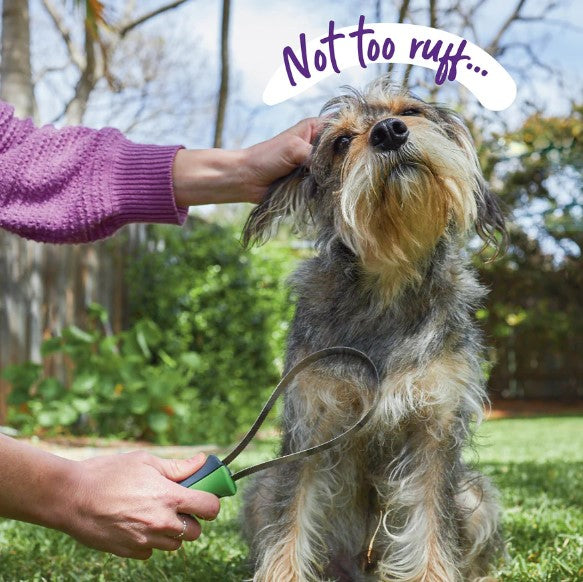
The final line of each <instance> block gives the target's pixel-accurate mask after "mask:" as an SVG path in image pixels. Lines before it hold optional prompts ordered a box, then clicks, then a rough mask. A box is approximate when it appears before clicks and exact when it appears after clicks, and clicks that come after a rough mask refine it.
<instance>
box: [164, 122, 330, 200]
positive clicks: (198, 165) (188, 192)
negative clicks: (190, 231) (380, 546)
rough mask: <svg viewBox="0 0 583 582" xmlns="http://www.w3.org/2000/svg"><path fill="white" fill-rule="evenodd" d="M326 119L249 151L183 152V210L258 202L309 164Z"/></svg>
mask: <svg viewBox="0 0 583 582" xmlns="http://www.w3.org/2000/svg"><path fill="white" fill-rule="evenodd" d="M321 125H322V121H321V120H320V119H318V118H309V119H304V120H303V121H300V122H299V123H297V124H296V125H294V126H293V127H291V128H290V129H287V130H286V131H284V132H282V133H280V134H279V135H276V136H275V137H273V138H271V139H269V140H267V141H264V142H261V143H259V144H257V145H254V146H251V147H249V148H247V149H243V150H221V149H210V150H179V151H178V152H177V154H176V158H175V160H174V169H173V179H174V196H175V199H176V204H177V205H178V206H192V205H198V204H221V203H225V202H254V203H258V202H260V201H261V199H262V198H263V197H264V196H265V193H266V192H267V188H268V186H269V185H270V184H271V183H273V182H274V181H275V180H277V179H278V178H281V177H282V176H285V175H287V174H289V173H290V172H291V171H292V170H294V169H295V168H296V167H297V166H299V165H300V164H303V163H304V162H305V161H306V159H307V158H308V156H309V155H310V152H311V151H312V146H311V143H312V141H313V140H314V139H315V137H316V135H317V133H318V131H319V129H320V127H321Z"/></svg>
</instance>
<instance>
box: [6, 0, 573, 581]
mask: <svg viewBox="0 0 583 582" xmlns="http://www.w3.org/2000/svg"><path fill="white" fill-rule="evenodd" d="M360 14H365V15H366V18H367V21H368V22H378V21H387V22H411V23H415V24H423V25H430V26H434V27H437V28H442V29H444V30H447V31H449V32H453V33H456V34H459V35H460V36H463V37H465V38H467V39H468V40H470V41H472V42H474V43H476V44H478V45H479V46H481V47H482V48H484V49H485V50H487V51H488V52H489V53H490V54H492V55H493V56H494V57H495V58H497V59H498V60H499V61H500V62H501V63H502V64H503V65H504V66H505V67H506V68H507V70H508V71H509V72H510V73H511V74H512V75H513V77H514V78H515V80H516V82H517V85H518V97H517V101H516V103H515V104H514V105H513V106H512V107H511V108H510V109H509V110H507V111H504V112H501V113H492V112H488V111H486V110H484V109H482V108H481V107H480V105H479V104H478V103H477V101H476V100H475V98H474V97H473V96H472V95H471V94H469V93H468V92H467V91H466V90H465V89H464V88H463V87H461V86H460V85H458V84H456V83H453V84H446V85H445V86H442V87H437V86H436V85H435V84H434V83H433V75H432V72H431V71H427V70H425V69H419V68H416V67H413V68H412V67H409V66H399V65H396V66H391V65H388V66H387V65H378V66H369V67H368V68H367V69H366V70H362V69H359V70H350V71H346V72H343V73H342V74H341V75H334V76H333V77H332V78H330V79H329V80H327V81H325V82H323V83H320V84H319V85H317V86H316V87H314V88H312V89H310V90H308V91H307V92H306V93H304V94H302V95H301V96H299V97H297V98H295V99H292V100H290V101H289V102H286V103H283V104H280V105H277V106H274V107H267V106H265V105H264V104H263V103H262V100H261V94H262V91H263V88H264V87H265V84H266V82H267V80H268V79H269V77H270V75H271V74H272V73H273V71H274V70H275V69H276V67H277V66H278V65H279V64H280V59H281V49H282V48H283V46H285V45H286V44H292V45H293V46H296V45H297V39H298V35H299V34H300V33H301V32H304V33H306V36H307V38H311V37H316V36H318V35H320V34H322V33H323V32H324V31H326V30H327V27H328V20H330V19H334V20H335V22H336V26H337V28H340V27H342V26H350V25H355V24H356V23H357V21H358V17H359V15H360ZM1 25H2V30H1V35H2V39H1V40H2V48H1V54H0V57H1V61H0V98H1V99H3V100H5V101H8V102H10V103H12V104H13V105H14V106H15V108H16V111H17V113H18V114H19V115H20V116H22V117H25V116H32V117H33V118H34V119H35V121H36V122H37V123H39V124H41V123H55V124H56V125H59V126H61V125H65V124H80V123H83V124H85V125H89V126H93V127H104V126H114V127H118V128H119V129H120V130H122V131H123V132H124V133H126V134H127V135H128V136H129V137H130V138H132V139H134V140H136V141H142V142H150V143H159V144H174V143H182V144H184V145H185V146H187V147H212V146H215V147H227V148H239V147H245V146H247V145H251V144H253V143H255V142H257V141H260V140H263V139H267V138H269V137H271V136H272V135H274V134H275V133H277V132H278V131H281V130H283V129H285V128H286V127H287V126H289V125H291V124H293V123H295V122H296V121H298V120H299V119H300V118H302V117H304V116H310V115H317V114H318V111H319V108H320V107H321V106H322V105H323V103H324V102H325V101H326V100H327V99H328V98H330V97H331V96H333V95H335V94H337V93H338V91H339V87H340V86H341V85H343V84H351V85H355V86H359V87H362V86H364V85H365V84H366V82H367V81H370V80H372V79H373V78H375V77H376V76H378V75H379V74H381V73H386V72H387V71H388V72H390V73H391V74H392V75H393V78H394V80H395V82H396V83H397V84H405V85H407V86H408V87H410V88H411V89H412V90H414V91H415V92H416V93H417V94H418V95H420V96H421V97H422V98H425V99H430V100H438V101H442V102H445V103H447V104H448V105H449V106H451V107H453V108H454V109H456V110H457V111H459V112H460V113H461V114H462V115H463V116H464V117H465V118H466V119H468V120H469V125H470V128H471V130H472V133H473V135H474V138H475V140H476V143H477V146H478V152H479V157H480V161H481V164H482V167H483V170H484V173H485V175H486V177H487V179H488V180H489V183H490V186H491V188H492V189H493V190H494V191H495V192H496V193H497V194H498V195H499V196H500V199H501V201H502V203H503V205H504V207H505V211H506V214H507V216H508V219H509V223H510V245H509V248H508V250H507V252H506V254H505V255H504V256H502V257H500V258H498V259H496V260H494V261H488V259H490V258H492V257H491V256H489V251H488V250H485V251H484V252H482V253H481V254H476V255H475V259H474V261H475V265H476V268H477V269H478V271H479V275H480V279H481V280H482V281H483V283H484V284H486V285H487V286H488V287H489V288H490V289H491V292H490V295H489V298H488V300H487V302H486V303H485V304H484V305H483V306H482V308H480V309H479V310H478V311H477V313H476V317H477V319H478V320H479V321H480V323H481V325H482V327H483V329H484V332H485V337H486V344H487V346H488V347H487V354H488V361H489V363H490V365H489V369H488V370H487V374H488V390H489V394H490V397H491V400H492V402H493V410H494V412H495V413H496V414H494V415H493V416H503V415H507V414H508V413H509V412H511V413H516V412H517V413H520V414H529V413H534V412H536V413H537V414H538V415H539V416H540V415H541V414H543V415H545V414H546V415H548V414H550V413H555V412H559V413H561V415H562V416H561V417H548V418H543V419H541V418H536V419H532V420H503V421H501V420H490V421H488V422H487V423H486V425H485V426H484V427H483V428H482V432H481V433H480V435H482V434H483V435H487V436H488V438H484V439H483V442H482V440H480V439H479V441H480V443H481V444H484V445H485V446H487V449H485V452H484V453H480V462H481V463H483V464H484V467H485V470H487V472H489V473H490V474H492V475H493V477H494V479H495V480H496V481H497V483H498V484H499V485H500V486H501V488H502V492H503V497H504V502H505V503H506V505H507V506H508V505H509V506H510V511H509V512H507V514H506V515H507V516H506V518H505V520H506V521H505V523H506V526H507V529H508V531H509V532H510V533H509V537H510V539H511V543H510V548H511V557H512V561H511V563H510V565H505V566H504V565H501V566H500V568H501V573H502V574H501V576H502V577H503V578H504V577H506V578H505V579H509V580H510V579H512V580H527V579H532V580H542V579H544V580H563V579H564V580H577V579H583V571H582V570H581V569H580V567H581V564H582V563H583V557H582V552H581V546H582V545H583V543H582V536H581V531H583V510H582V508H581V494H580V491H581V489H583V487H582V485H583V475H582V463H583V455H582V453H581V451H582V450H583V446H582V445H583V443H582V442H581V438H582V437H581V434H582V433H583V420H582V417H581V416H580V414H581V411H582V410H583V382H582V376H583V360H582V358H581V353H582V351H583V317H582V316H583V305H582V301H581V297H582V295H583V269H582V264H581V249H582V248H583V207H582V194H581V185H582V172H583V144H582V136H583V101H582V99H581V95H582V94H583V93H582V91H581V90H582V88H583V64H582V61H581V60H580V55H581V51H582V49H583V32H582V30H583V28H582V27H583V4H582V3H580V2H577V1H576V0H572V1H569V0H513V1H512V2H507V1H506V2H504V1H500V0H393V1H391V0H376V1H375V0H360V1H356V2H354V1H353V2H349V1H345V2H332V1H323V2H319V3H318V4H317V5H314V4H313V3H312V2H309V1H308V0H300V1H294V2H283V1H279V0H278V1H274V2H271V3H269V5H268V4H266V3H264V2H261V1H259V0H238V1H236V2H230V1H229V0H223V1H222V2H219V1H210V2H202V1H201V0H177V1H173V2H166V1H163V0H146V1H141V2H135V1H130V0H127V1H126V0H119V1H104V2H100V1H98V0H86V1H80V0H76V1H73V0H29V1H28V0H3V2H2V23H1ZM249 210H250V207H249V206H245V205H233V206H229V207H214V206H210V207H205V208H201V209H197V210H195V211H193V212H192V213H191V217H190V218H189V220H188V222H187V225H186V226H185V227H184V228H182V229H180V228H176V227H161V226H152V225H132V226H129V227H125V228H124V229H122V231H120V232H119V233H118V234H116V236H114V237H113V238H111V239H109V240H107V241H104V242H101V243H98V244H94V245H87V246H83V245H79V246H69V247H60V246H50V245H41V244H37V243H33V242H30V241H24V240H21V239H18V238H17V237H15V236H14V235H11V234H9V233H6V232H0V298H1V303H0V374H1V379H0V427H1V428H0V430H2V431H3V432H5V433H7V434H10V435H11V436H16V437H18V438H26V439H32V440H33V442H38V443H39V446H49V447H50V446H52V445H54V444H55V443H56V444H60V445H62V444H65V445H71V444H74V445H92V446H95V445H96V444H97V445H103V446H106V445H107V443H111V442H115V443H118V445H116V446H121V445H119V443H120V441H123V442H124V445H123V447H126V446H128V445H127V442H128V441H131V442H135V443H139V446H146V443H150V444H158V445H201V446H203V447H204V448H205V450H215V449H216V448H217V447H218V448H221V447H226V446H227V445H228V444H229V443H232V442H233V441H235V440H236V438H237V437H238V436H239V435H240V434H241V432H242V431H244V430H245V428H246V427H247V426H248V424H249V422H250V421H251V420H253V418H254V416H255V415H256V413H257V411H258V409H259V408H260V407H261V404H262V402H263V400H264V399H265V397H266V396H267V395H268V393H269V392H270V390H271V388H272V387H273V385H274V384H275V383H276V381H277V379H278V377H279V373H280V371H281V364H282V357H283V354H284V350H285V336H286V331H287V327H288V323H289V321H290V318H291V316H292V314H293V298H292V297H290V295H289V293H288V291H287V289H286V286H285V279H286V277H287V276H288V275H289V274H290V273H291V272H292V271H293V269H294V266H295V265H296V264H297V263H298V261H299V260H301V258H303V257H306V256H309V255H310V253H311V252H312V250H311V246H310V244H309V241H302V240H298V239H297V238H296V237H294V235H293V233H291V232H290V231H289V229H283V231H282V232H281V233H280V234H279V235H278V237H277V239H276V240H274V241H272V242H270V243H269V244H268V245H266V246H264V247H262V248H260V249H252V250H251V251H244V250H243V249H242V247H241V245H240V243H239V238H240V232H241V226H242V224H243V222H244V220H245V217H246V214H247V213H248V212H249ZM470 248H471V249H472V250H475V251H478V250H479V244H478V243H477V241H471V244H470ZM565 415H567V416H565ZM273 427H274V428H275V427H276V423H275V422H273ZM272 434H273V433H272V432H270V431H267V432H266V433H265V434H264V435H263V436H264V437H265V439H266V440H265V441H264V443H263V444H261V443H260V444H259V446H258V448H257V449H256V450H255V451H253V452H252V455H255V456H257V455H259V456H261V455H265V454H268V453H269V452H272V451H273V450H274V449H275V445H274V442H275V441H273V438H272ZM270 438H271V440H270ZM35 439H40V441H36V440H35ZM532 443H537V444H538V446H539V447H540V448H539V449H536V448H533V445H532ZM135 446H138V445H135ZM147 446H149V445H147ZM93 452H95V451H94V450H93V449H92V453H93ZM162 453H164V451H162ZM64 454H66V453H64ZM173 454H174V453H173ZM178 454H180V453H178ZM253 458H255V457H253ZM578 492H579V493H578ZM236 503H237V502H236V501H232V505H229V506H228V507H230V509H228V510H227V515H226V517H225V519H224V521H223V523H222V525H217V529H216V530H214V532H213V533H212V534H211V535H209V537H208V539H207V541H206V542H204V543H202V544H199V545H198V546H196V545H195V546H196V547H194V546H193V548H194V549H189V550H187V552H192V554H191V555H190V557H192V559H195V558H196V560H197V561H198V562H197V563H201V564H203V566H200V568H201V570H200V576H199V577H198V578H197V579H205V569H204V568H207V578H206V579H209V580H211V579H217V580H227V579H233V580H240V579H241V578H242V575H241V572H242V571H243V570H244V569H245V566H244V561H243V558H242V556H243V554H244V547H243V546H242V542H241V541H240V540H239V539H238V537H237V534H236V524H235V521H234V515H235V512H236V511H235V510H236ZM541 512H542V513H541ZM535 526H536V527H535ZM32 532H34V533H32ZM39 532H40V533H39ZM59 536H60V534H56V533H53V532H45V531H44V530H39V529H38V528H36V529H35V528H29V527H28V526H25V525H21V524H14V523H9V522H0V580H2V579H4V578H5V579H7V580H8V579H15V578H21V579H28V578H29V577H30V579H32V578H34V577H35V576H41V577H45V578H51V576H53V578H54V579H61V578H62V579H67V576H69V575H71V577H73V575H72V574H68V573H67V572H71V571H72V570H71V568H72V562H73V560H81V562H80V563H81V564H85V566H86V568H85V570H86V571H87V572H90V573H91V574H87V575H88V579H97V578H98V573H100V574H99V575H103V572H107V570H106V569H104V568H107V567H109V568H113V570H111V572H110V574H111V575H107V574H106V575H105V578H106V579H111V577H112V576H113V577H114V578H115V577H119V579H125V578H124V577H126V576H127V578H128V579H130V578H132V577H134V578H135V576H141V577H144V579H146V578H147V576H150V575H151V576H152V578H153V577H154V576H155V575H157V574H155V573H154V574H152V572H157V570H156V569H159V570H160V571H163V572H165V573H166V574H165V575H167V576H171V575H172V574H176V575H178V574H179V573H180V572H182V571H181V570H179V569H178V570H175V569H174V568H176V567H177V566H176V564H177V563H179V564H183V563H184V560H183V562H176V561H172V560H175V558H170V557H168V556H166V555H159V556H156V558H155V560H154V562H152V564H154V565H152V566H150V569H149V570H148V567H147V566H146V567H145V568H146V569H144V570H133V568H134V566H127V565H122V563H121V561H120V562H119V563H118V562H117V561H116V559H113V558H106V557H104V556H102V555H100V554H97V553H94V552H91V551H89V550H84V549H81V548H80V547H78V546H76V545H75V543H74V542H72V541H71V540H69V539H68V538H65V537H64V536H63V537H59ZM221 536H223V537H221ZM512 536H514V538H513V537H512ZM26 540H28V541H26ZM30 540H32V541H30ZM35 540H36V541H35ZM512 540H514V541H512ZM19 543H22V544H24V545H22V551H21V552H20V553H19V550H18V548H19V547H20V546H19ZM31 544H33V545H31ZM34 544H36V545H34ZM213 544H214V545H213ZM219 546H220V547H221V548H222V549H221V551H219V550H218V548H219ZM227 546H228V547H232V548H234V549H233V552H234V554H233V555H232V556H231V554H229V552H228V551H227V550H225V547H227ZM9 548H12V550H10V549H9ZM33 548H34V551H35V552H37V555H38V552H40V555H41V559H39V562H38V567H36V569H35V567H32V570H31V569H29V567H31V564H28V565H25V563H24V558H23V557H24V556H26V555H27V552H30V551H33ZM205 548H206V549H205ZM10 551H12V553H10ZM205 551H206V552H208V555H207V558H208V559H209V560H210V561H208V562H205V561H204V559H205V558H204V556H205ZM213 552H215V553H216V555H217V556H219V558H217V560H214V561H213V559H214V558H211V557H210V556H211V555H212V554H213ZM55 553H56V554H58V555H59V556H61V557H62V560H63V562H62V564H61V566H58V564H59V563H60V562H59V561H58V560H57V561H55V560H54V559H53V558H51V556H53V555H54V554H55ZM42 556H45V562H46V564H45V565H43V564H44V562H43V559H42ZM67 556H69V557H67ZM201 556H202V557H201ZM229 556H230V557H229ZM233 556H234V557H233ZM53 557H54V556H53ZM183 557H188V554H184V556H183ZM112 560H113V561H112ZM201 560H202V562H201ZM229 560H235V562H236V565H235V566H234V569H230V568H229V566H228V565H227V563H228V561H229ZM112 564H113V565H112ZM116 564H117V565H116ZM205 564H206V566H205ZM181 567H182V566H181ZM135 568H138V566H135ZM139 568H142V566H140V567H139ZM168 568H169V569H168ZM3 569H4V570H3ZM85 570H84V571H85ZM215 570H216V572H215ZM136 572H138V573H136ZM181 575H184V573H182V574H181ZM93 576H95V578H93ZM530 576H532V578H531V577H530ZM75 579H79V577H76V578H75Z"/></svg>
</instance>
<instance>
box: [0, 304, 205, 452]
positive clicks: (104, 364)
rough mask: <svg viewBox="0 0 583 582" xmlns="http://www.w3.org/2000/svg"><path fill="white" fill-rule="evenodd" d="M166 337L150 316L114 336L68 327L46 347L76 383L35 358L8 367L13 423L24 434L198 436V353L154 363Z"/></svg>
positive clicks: (163, 439)
mask: <svg viewBox="0 0 583 582" xmlns="http://www.w3.org/2000/svg"><path fill="white" fill-rule="evenodd" d="M95 310H97V308H96V306H94V311H95ZM101 313H103V311H102V310H101ZM161 337H162V332H161V331H160V329H159V328H158V326H157V325H156V324H154V323H153V322H151V321H148V320H141V321H139V322H138V323H136V325H134V326H133V327H132V328H131V329H130V330H129V331H127V332H123V333H120V334H118V335H115V336H107V335H105V333H104V332H103V331H101V330H100V329H99V328H96V329H94V330H92V331H83V330H81V329H79V328H77V327H75V326H71V327H68V328H66V329H65V330H64V332H63V335H62V336H61V337H58V338H52V339H49V340H47V341H45V342H44V344H43V346H42V352H43V355H44V356H46V357H50V356H54V355H56V354H63V355H65V356H66V357H67V359H68V361H69V362H70V363H71V365H72V369H73V377H72V380H71V382H70V383H69V385H67V386H66V385H65V383H63V382H61V381H60V380H58V379H57V378H54V377H51V376H45V375H43V373H42V367H41V366H38V365H34V364H30V363H26V364H24V365H21V366H11V367H9V368H7V369H6V370H5V372H4V374H3V375H4V377H5V378H7V379H8V380H9V381H10V382H11V383H12V392H11V394H10V397H9V405H11V406H10V408H9V421H10V423H11V424H12V425H13V426H15V427H17V428H19V429H21V430H22V431H23V432H24V433H26V434H31V433H40V434H55V433H72V434H94V435H100V436H107V435H110V434H115V435H117V436H122V437H125V438H148V439H152V440H156V441H158V442H175V441H179V440H185V439H188V438H193V436H194V434H195V433H194V432H193V431H192V430H191V428H190V426H191V424H192V421H193V416H194V419H195V421H197V420H199V419H198V418H197V417H196V411H197V404H198V395H197V393H196V390H195V389H194V388H193V386H192V385H191V383H192V378H193V377H194V375H195V374H196V370H197V368H198V366H199V365H200V362H199V360H198V355H197V354H189V353H185V354H182V356H181V357H180V358H179V359H178V360H177V361H173V362H172V365H159V364H155V363H152V362H153V361H154V360H155V358H154V354H158V353H159V344H160V340H161Z"/></svg>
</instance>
